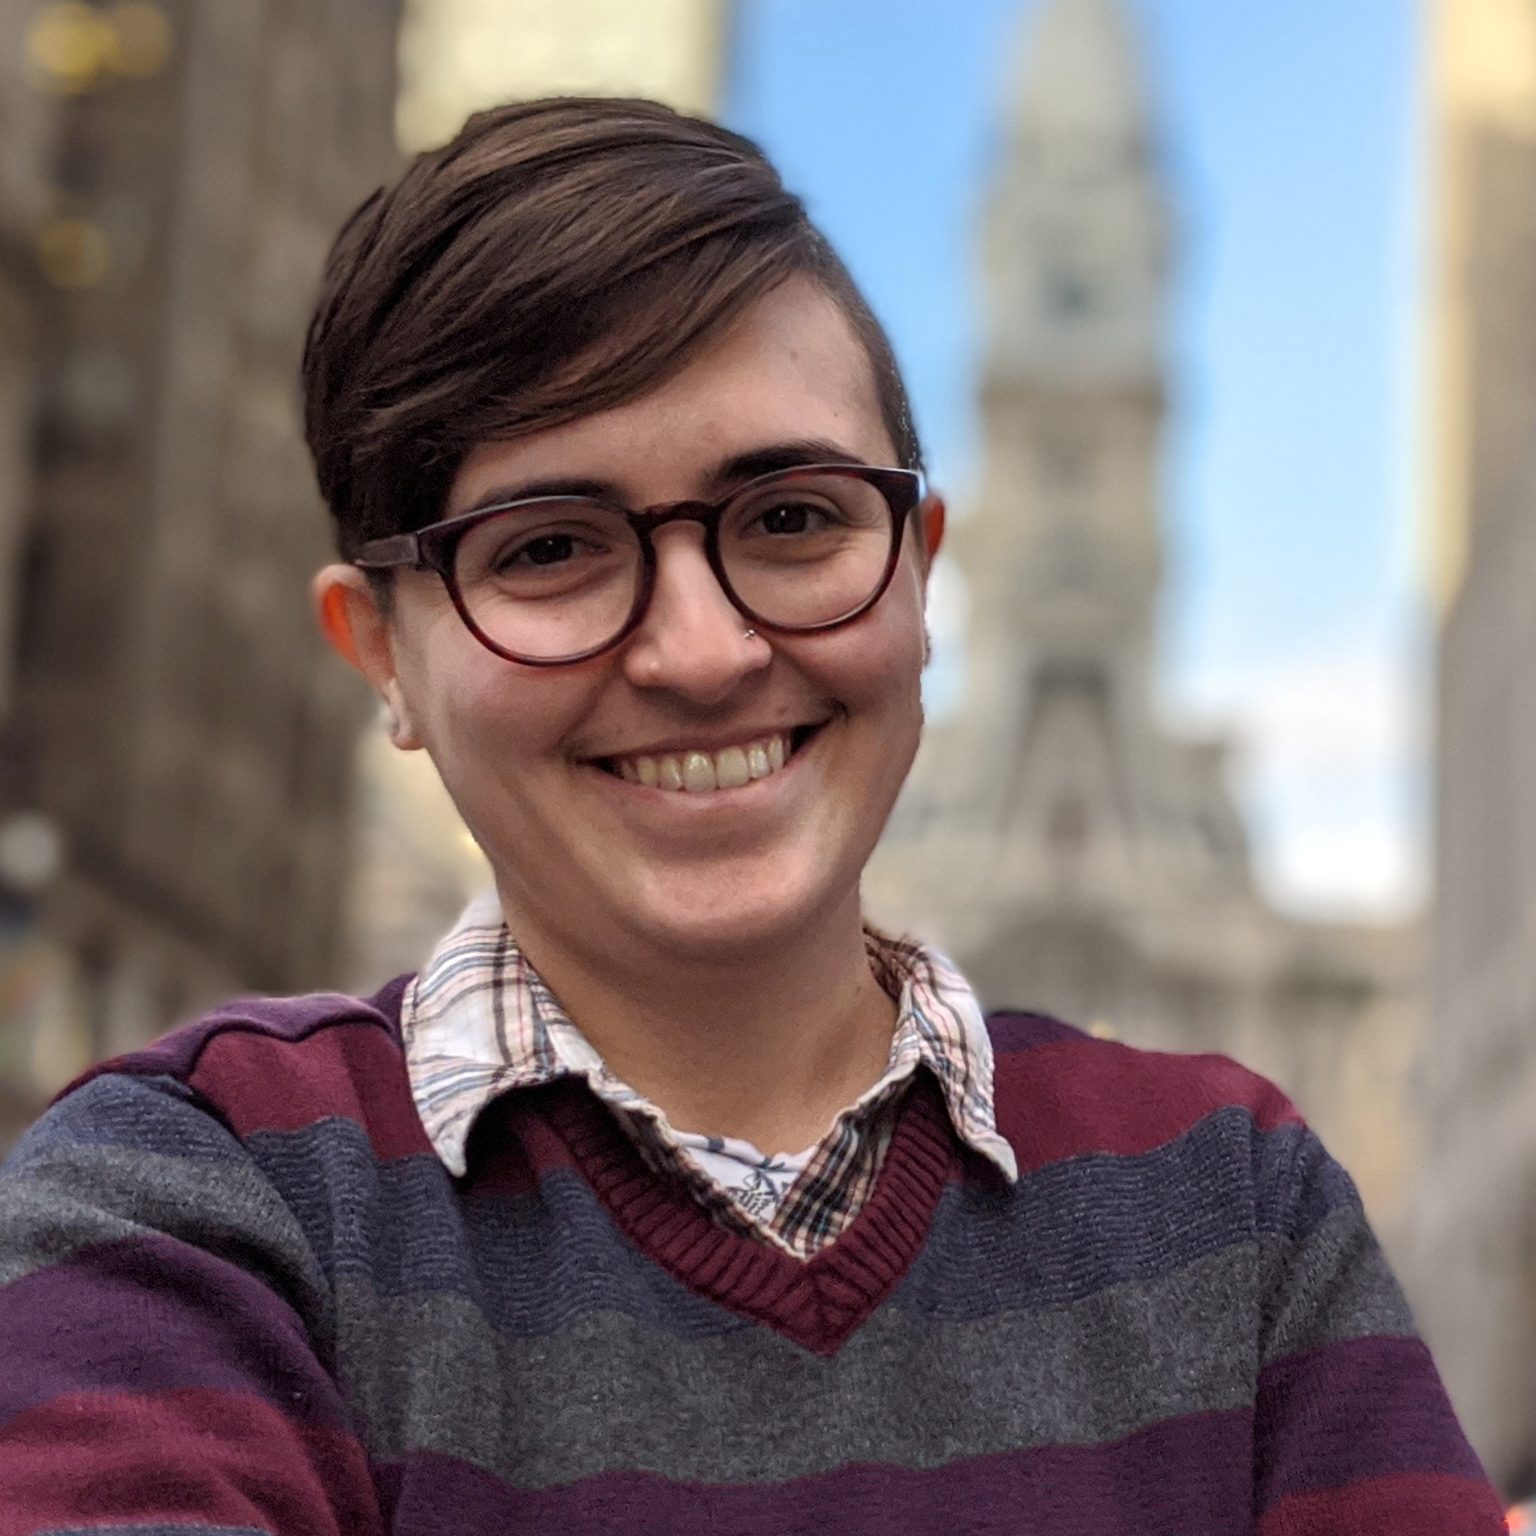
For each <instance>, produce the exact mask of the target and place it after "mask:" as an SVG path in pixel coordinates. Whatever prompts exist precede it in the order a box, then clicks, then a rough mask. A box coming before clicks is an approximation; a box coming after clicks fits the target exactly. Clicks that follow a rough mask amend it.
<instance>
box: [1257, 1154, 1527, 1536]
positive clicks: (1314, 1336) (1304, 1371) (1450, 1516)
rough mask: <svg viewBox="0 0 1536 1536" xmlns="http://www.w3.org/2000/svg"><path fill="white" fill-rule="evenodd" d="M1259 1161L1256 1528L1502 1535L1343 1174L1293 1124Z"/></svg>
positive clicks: (1277, 1535) (1312, 1533)
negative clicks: (1260, 1293) (1261, 1286)
mask: <svg viewBox="0 0 1536 1536" xmlns="http://www.w3.org/2000/svg"><path fill="white" fill-rule="evenodd" d="M1288 1130H1289V1132H1290V1134H1287V1135H1286V1136H1283V1137H1278V1138H1276V1137H1271V1138H1269V1139H1268V1149H1267V1150H1266V1151H1265V1152H1264V1153H1262V1154H1261V1156H1260V1159H1259V1166H1258V1168H1257V1169H1256V1174H1257V1180H1258V1199H1259V1210H1258V1225H1259V1233H1260V1252H1261V1260H1262V1266H1263V1275H1264V1303H1263V1315H1262V1323H1261V1337H1260V1357H1259V1363H1260V1371H1259V1384H1258V1405H1257V1420H1256V1425H1255V1431H1256V1444H1255V1478H1256V1486H1255V1512H1256V1514H1257V1516H1258V1526H1257V1530H1258V1533H1259V1536H1368V1533H1369V1536H1379V1533H1381V1532H1385V1531H1391V1532H1392V1533H1393V1536H1502V1533H1503V1532H1504V1530H1505V1524H1504V1518H1503V1514H1502V1510H1501V1505H1500V1501H1499V1499H1498V1496H1497V1495H1496V1493H1495V1492H1494V1489H1493V1488H1492V1486H1491V1485H1490V1484H1489V1482H1488V1480H1487V1478H1486V1476H1485V1475H1484V1472H1483V1469H1482V1467H1481V1465H1480V1464H1479V1462H1478V1459H1477V1456H1476V1454H1475V1452H1474V1451H1473V1450H1472V1448H1471V1446H1470V1445H1468V1443H1467V1440H1466V1437H1465V1436H1464V1435H1463V1433H1462V1431H1461V1427H1460V1425H1459V1424H1458V1423H1457V1421H1456V1416H1455V1413H1454V1412H1453V1410H1452V1408H1451V1405H1450V1401H1449V1399H1448V1398H1447V1396H1446V1393H1445V1389H1444V1387H1443V1386H1442V1384H1441V1381H1440V1377H1439V1373H1438V1372H1437V1371H1436V1369H1435V1365H1434V1362H1433V1360H1432V1359H1431V1358H1430V1355H1429V1351H1428V1350H1427V1349H1426V1348H1425V1346H1424V1344H1423V1342H1422V1341H1421V1340H1420V1339H1419V1338H1418V1336H1417V1333H1416V1331H1415V1329H1414V1324H1413V1320H1412V1317H1411V1314H1410V1313H1409V1310H1408V1306H1407V1303H1406V1302H1405V1300H1404V1298H1403V1295H1402V1292H1401V1290H1400V1289H1399V1287H1398V1284H1397V1281H1396V1279H1395V1278H1394V1277H1393V1275H1392V1273H1391V1270H1390V1269H1389V1267H1388V1265H1387V1262H1386V1259H1385V1257H1384V1256H1383V1254H1382V1251H1381V1249H1380V1247H1379V1246H1378V1244H1377V1242H1376V1239H1375V1236H1374V1235H1373V1234H1372V1232H1371V1229H1370V1226H1369V1224H1368V1223H1367V1221H1366V1217H1365V1213H1364V1211H1363V1210H1362V1208H1361V1205H1360V1200H1359V1196H1358V1194H1357V1193H1356V1191H1355V1187H1354V1184H1353V1183H1352V1182H1351V1180H1350V1178H1349V1176H1348V1175H1347V1174H1346V1173H1345V1172H1344V1170H1343V1169H1342V1168H1340V1167H1339V1165H1338V1164H1337V1163H1336V1162H1334V1161H1333V1160H1332V1159H1331V1158H1330V1157H1329V1156H1328V1154H1327V1152H1326V1151H1324V1149H1323V1147H1322V1145H1321V1143H1320V1142H1319V1141H1318V1140H1317V1138H1316V1137H1315V1136H1314V1135H1313V1134H1312V1133H1311V1132H1310V1131H1309V1130H1307V1129H1306V1127H1304V1126H1302V1125H1300V1124H1296V1125H1293V1126H1291V1127H1289V1128H1288Z"/></svg>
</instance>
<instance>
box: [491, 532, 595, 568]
mask: <svg viewBox="0 0 1536 1536" xmlns="http://www.w3.org/2000/svg"><path fill="white" fill-rule="evenodd" d="M596 547H597V546H596V545H593V544H590V543H588V542H587V541H586V540H585V539H579V538H577V537H576V535H575V534H573V533H541V534H539V535H538V536H537V537H535V538H531V539H524V540H522V541H521V542H519V543H515V544H508V545H506V546H505V548H503V549H502V550H501V552H500V553H499V554H498V555H497V557H496V568H497V569H498V570H507V569H508V568H510V567H514V566H517V565H563V564H565V562H566V561H568V560H571V559H574V558H575V557H576V556H577V555H579V554H580V553H581V552H582V551H583V550H584V549H585V550H593V549H595V548H596Z"/></svg>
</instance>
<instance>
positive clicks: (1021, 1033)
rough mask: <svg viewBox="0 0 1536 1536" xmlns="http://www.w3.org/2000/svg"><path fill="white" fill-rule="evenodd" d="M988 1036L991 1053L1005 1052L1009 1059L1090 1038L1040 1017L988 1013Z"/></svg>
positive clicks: (1022, 1014) (1061, 1024)
mask: <svg viewBox="0 0 1536 1536" xmlns="http://www.w3.org/2000/svg"><path fill="white" fill-rule="evenodd" d="M987 1033H988V1034H989V1035H991V1037H992V1049H993V1050H995V1051H1006V1052H1007V1053H1008V1054H1009V1055H1010V1056H1013V1055H1017V1054H1018V1053H1019V1052H1021V1051H1029V1050H1033V1049H1034V1048H1035V1047H1036V1046H1037V1045H1055V1044H1056V1043H1057V1042H1058V1041H1060V1040H1086V1039H1088V1038H1089V1037H1088V1036H1087V1035H1085V1034H1084V1033H1083V1031H1082V1030H1080V1029H1074V1028H1073V1027H1072V1025H1070V1024H1063V1023H1062V1021H1061V1020H1060V1019H1053V1018H1050V1017H1049V1016H1048V1015H1046V1014H1043V1013H989V1014H988V1015H987Z"/></svg>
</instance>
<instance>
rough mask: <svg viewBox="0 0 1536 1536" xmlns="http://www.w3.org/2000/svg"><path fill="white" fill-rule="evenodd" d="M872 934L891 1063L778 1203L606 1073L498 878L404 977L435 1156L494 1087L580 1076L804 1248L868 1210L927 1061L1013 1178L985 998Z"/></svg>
mask: <svg viewBox="0 0 1536 1536" xmlns="http://www.w3.org/2000/svg"><path fill="white" fill-rule="evenodd" d="M865 943H866V946H867V948H868V951H869V959H870V966H871V968H872V969H873V971H874V973H875V975H876V977H877V978H878V980H879V982H880V984H881V986H883V987H884V988H885V990H886V991H887V992H888V993H889V994H890V995H891V997H892V998H893V999H895V1001H896V1004H897V1022H896V1031H895V1034H894V1035H893V1037H892V1039H891V1055H890V1060H889V1063H888V1064H887V1067H886V1070H885V1072H884V1074H883V1075H882V1076H881V1078H880V1080H879V1081H878V1082H877V1083H875V1084H874V1086H873V1087H871V1088H870V1089H869V1090H868V1091H867V1092H865V1093H864V1094H862V1095H861V1096H860V1098H859V1099H858V1101H857V1102H856V1103H854V1104H851V1105H850V1106H849V1107H848V1108H847V1109H845V1110H844V1111H843V1112H842V1114H841V1115H839V1116H838V1118H837V1121H836V1123H835V1124H834V1125H833V1126H832V1128H831V1129H830V1130H829V1131H828V1133H827V1135H826V1136H825V1137H823V1139H822V1140H821V1142H820V1143H818V1144H817V1146H816V1147H815V1148H814V1149H812V1150H811V1153H810V1156H809V1158H808V1160H807V1162H806V1165H805V1168H804V1169H803V1171H802V1172H801V1173H800V1174H799V1176H798V1177H797V1178H796V1179H795V1181H794V1183H793V1184H792V1185H791V1186H790V1188H789V1189H788V1190H787V1192H785V1194H784V1196H783V1198H782V1199H780V1200H779V1201H778V1203H777V1204H776V1205H773V1206H772V1207H771V1208H768V1209H764V1208H762V1206H761V1205H760V1204H758V1205H753V1206H751V1207H749V1206H748V1205H746V1204H745V1203H743V1202H742V1201H740V1200H738V1199H737V1198H736V1197H735V1196H734V1195H733V1193H732V1191H731V1190H730V1189H729V1188H727V1187H726V1186H725V1185H724V1184H723V1183H721V1182H720V1181H719V1180H718V1179H716V1178H715V1177H713V1176H712V1175H711V1173H710V1172H709V1171H708V1169H706V1168H705V1167H704V1166H702V1165H701V1163H700V1162H699V1161H698V1160H697V1159H696V1158H695V1157H694V1156H693V1155H691V1154H690V1151H689V1148H688V1147H687V1146H686V1145H685V1144H684V1141H683V1139H682V1138H681V1137H680V1135H679V1133H678V1132H677V1131H675V1130H674V1129H673V1128H672V1126H671V1125H670V1124H669V1123H668V1121H667V1117H666V1116H665V1115H664V1114H663V1113H662V1111H661V1110H660V1109H659V1108H657V1106H656V1105H654V1104H652V1103H651V1102H650V1101H649V1100H647V1099H645V1098H644V1097H642V1096H641V1095H640V1094H639V1093H637V1092H636V1091H635V1090H634V1089H633V1088H631V1087H630V1086H629V1084H628V1083H625V1082H623V1081H622V1080H621V1079H619V1078H617V1077H615V1076H614V1075H613V1073H611V1072H610V1071H609V1070H608V1068H607V1067H606V1065H605V1064H604V1063H603V1060H602V1058H601V1057H600V1056H599V1055H598V1054H597V1052H596V1051H595V1050H594V1049H593V1048H592V1046H591V1045H590V1044H588V1042H587V1041H586V1039H585V1038H584V1037H583V1036H582V1033H581V1031H580V1030H579V1029H578V1028H577V1027H576V1025H575V1024H574V1023H573V1022H572V1021H571V1020H570V1019H569V1018H568V1017H567V1016H566V1014H565V1012H564V1010H563V1009H562V1008H561V1007H560V1004H559V1003H558V1002H556V1000H555V997H554V994H553V993H551V992H550V990H549V988H548V987H546V986H545V985H544V983H543V982H542V981H541V980H540V979H539V976H538V974H537V973H536V972H535V971H534V969H533V967H532V966H531V965H530V964H529V963H528V961H527V959H526V958H525V957H524V956H523V953H522V951H521V950H520V949H519V948H518V946H517V942H516V940H515V939H513V937H512V935H511V933H510V932H509V931H508V929H507V925H506V923H505V922H504V921H503V919H502V915H501V908H500V906H499V904H498V902H497V900H496V895H495V892H494V891H487V892H486V893H485V894H484V895H482V896H480V897H477V898H476V899H475V900H474V901H472V902H471V903H470V905H469V906H468V907H467V908H466V909H465V911H464V913H463V915H462V916H461V917H460V918H459V920H458V922H457V923H456V924H455V925H454V927H453V928H452V930H451V931H450V932H449V933H448V934H447V936H446V937H445V938H444V939H443V940H442V942H441V943H440V944H439V945H438V946H437V948H436V950H434V951H433V954H432V957H431V959H430V960H429V961H428V962H427V964H426V965H425V966H424V967H423V969H422V971H421V973H420V974H419V975H418V976H417V977H416V979H415V980H414V981H413V982H412V983H411V984H410V986H409V987H408V988H407V990H406V993H405V997H404V1000H403V1002H402V1005H401V1025H402V1031H403V1034H404V1039H405V1049H406V1061H407V1065H408V1067H409V1070H410V1077H411V1088H412V1093H413V1095H414V1097H415V1101H416V1108H417V1112H418V1113H419V1114H420V1116H421V1121H422V1124H423V1126H424V1127H425V1128H426V1131H427V1135H428V1136H429V1137H430V1138H431V1141H432V1145H433V1147H434V1148H435V1149H436V1151H437V1154H438V1156H439V1157H440V1158H441V1159H442V1160H443V1162H444V1164H445V1165H446V1166H447V1167H448V1169H449V1171H450V1172H451V1173H453V1174H454V1175H455V1176H461V1175H462V1174H463V1173H464V1171H465V1159H464V1148H465V1143H466V1141H467V1140H468V1137H469V1131H470V1127H471V1126H472V1125H473V1124H474V1121H475V1118H476V1116H478V1115H479V1113H480V1111H481V1110H482V1109H484V1108H485V1106H486V1105H487V1104H489V1103H490V1102H491V1100H492V1099H494V1098H497V1097H498V1096H500V1095H501V1094H503V1093H508V1092H511V1091H512V1090H514V1089H518V1088H529V1087H534V1086H537V1085H539V1084H542V1083H548V1082H551V1081H553V1080H554V1079H556V1078H559V1077H571V1076H574V1077H581V1078H584V1079H585V1080H586V1082H587V1084H588V1085H589V1086H590V1088H591V1089H592V1091H593V1093H595V1094H596V1095H597V1096H598V1097H599V1098H600V1099H602V1100H603V1101H604V1102H605V1103H606V1104H608V1105H609V1107H610V1108H611V1109H612V1110H613V1111H614V1114H615V1115H616V1117H617V1118H618V1120H619V1122H620V1123H621V1124H622V1125H623V1126H624V1127H625V1129H626V1130H627V1131H628V1132H629V1134H630V1135H631V1136H632V1137H633V1138H634V1141H635V1144H636V1146H637V1148H638V1149H639V1151H640V1153H641V1155H642V1156H643V1157H644V1158H645V1160H646V1162H647V1163H648V1164H649V1165H650V1166H651V1167H652V1168H653V1169H655V1170H656V1171H658V1172H659V1173H662V1174H664V1175H666V1176H669V1177H673V1178H680V1179H682V1180H683V1181H684V1182H685V1183H686V1184H687V1186H688V1187H689V1189H690V1190H692V1191H693V1193H694V1195H695V1196H696V1197H697V1198H698V1200H699V1201H700V1202H701V1203H702V1204H703V1205H704V1206H705V1207H706V1208H707V1209H708V1210H709V1211H710V1212H712V1213H713V1214H714V1215H715V1216H716V1217H717V1219H719V1220H721V1221H723V1222H725V1223H726V1224H727V1225H730V1226H734V1227H737V1228H740V1229H743V1230H746V1231H748V1232H752V1233H755V1234H757V1235H759V1236H761V1237H764V1238H766V1239H767V1240H768V1241H770V1242H772V1243H775V1244H776V1245H777V1246H779V1247H781V1248H783V1249H784V1250H786V1251H787V1252H789V1253H791V1254H794V1255H795V1256H797V1257H799V1258H809V1257H810V1256H811V1255H812V1254H813V1253H815V1252H816V1250H817V1249H818V1248H820V1247H822V1246H823V1245H824V1244H826V1243H829V1242H831V1241H832V1240H833V1239H834V1238H835V1237H836V1236H837V1235H838V1234H839V1233H840V1232H841V1231H842V1230H843V1229H844V1228H845V1227H846V1226H847V1225H848V1223H849V1222H850V1221H852V1220H853V1218H854V1217H855V1216H856V1215H857V1214H858V1212H859V1210H860V1209H861V1208H862V1207H863V1205H864V1202H865V1200H866V1199H867V1198H868V1197H869V1193H870V1191H871V1189H872V1188H873V1187H874V1182H875V1177H876V1175H877V1174H878V1173H879V1171H880V1165H881V1162H882V1161H883V1159H884V1156H885V1151H886V1148H887V1147H888V1146H889V1145H890V1140H891V1135H892V1133H893V1131H894V1129H895V1123H896V1115H897V1110H898V1107H899V1105H900V1102H901V1097H902V1094H903V1093H904V1091H905V1089H906V1087H907V1085H908V1084H909V1083H910V1082H911V1081H912V1077H913V1074H914V1073H915V1072H916V1071H917V1069H918V1068H919V1067H920V1066H921V1067H926V1068H927V1069H928V1070H929V1071H930V1072H931V1073H932V1074H933V1075H934V1077H935V1078H936V1079H937V1081H938V1084H939V1087H940V1088H941V1090H942V1091H943V1095H944V1102H945V1104H946V1105H947V1106H948V1109H949V1115H950V1119H951V1121H952V1122H953V1124H954V1128H955V1131H956V1132H957V1134H958V1135H959V1136H960V1137H961V1139H962V1140H964V1141H965V1142H966V1143H967V1145H969V1146H971V1147H972V1148H974V1149H975V1150H976V1151H977V1152H979V1153H981V1154H982V1155H983V1156H984V1157H987V1158H989V1159H990V1160H991V1161H992V1162H993V1163H995V1164H996V1165H997V1166H998V1168H1000V1169H1001V1170H1002V1172H1003V1174H1004V1175H1005V1176H1006V1177H1007V1178H1008V1179H1009V1180H1010V1181H1012V1180H1013V1179H1016V1178H1017V1176H1018V1167H1017V1163H1016V1161H1015V1159H1014V1155H1013V1151H1012V1148H1010V1147H1009V1145H1008V1143H1007V1142H1006V1141H1005V1140H1004V1139H1003V1138H1002V1137H1001V1136H1000V1135H998V1132H997V1124H996V1121H995V1119H994V1116H993V1105H992V1046H991V1042H990V1041H989V1039H988V1037H987V1031H986V1027H985V1024H984V1022H983V1019H982V1014H981V1009H980V1007H979V1005H978V1004H977V1002H976V998H975V995H974V994H973V993H972V991H971V989H970V988H969V987H968V986H967V985H966V983H965V980H964V978H963V977H961V976H960V974H959V973H958V972H957V971H956V970H955V969H954V968H953V967H952V966H951V965H950V964H949V962H948V961H947V960H945V959H944V958H943V956H941V955H939V954H937V953H935V952H934V951H933V950H930V949H927V948H925V947H924V946H923V945H921V944H918V943H916V942H915V941H913V940H910V939H897V938H892V937H890V936H889V935H887V934H883V933H879V932H877V931H875V930H874V929H872V928H867V929H866V930H865Z"/></svg>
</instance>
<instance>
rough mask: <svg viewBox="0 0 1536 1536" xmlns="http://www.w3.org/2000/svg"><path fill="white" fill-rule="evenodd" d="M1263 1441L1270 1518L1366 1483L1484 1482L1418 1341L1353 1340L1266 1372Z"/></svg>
mask: <svg viewBox="0 0 1536 1536" xmlns="http://www.w3.org/2000/svg"><path fill="white" fill-rule="evenodd" d="M1254 1433H1255V1438H1256V1440H1257V1443H1258V1446H1259V1456H1260V1463H1261V1468H1262V1471H1261V1476H1260V1478H1259V1486H1258V1508H1259V1509H1261V1510H1267V1509H1271V1508H1274V1507H1277V1506H1278V1505H1279V1504H1280V1503H1281V1501H1283V1500H1285V1499H1287V1498H1289V1497H1290V1496H1292V1495H1295V1494H1300V1493H1305V1492H1307V1491H1309V1490H1314V1489H1327V1488H1339V1487H1343V1486H1345V1485H1346V1484H1348V1483H1351V1482H1358V1481H1362V1480H1364V1479H1366V1478H1373V1477H1386V1476H1390V1475H1394V1474H1414V1473H1437V1474H1438V1473H1443V1474H1448V1475H1449V1476H1451V1477H1455V1478H1468V1479H1472V1480H1474V1481H1476V1480H1480V1479H1481V1478H1482V1476H1483V1469H1482V1467H1481V1466H1480V1465H1479V1464H1478V1460H1477V1456H1476V1454H1475V1453H1474V1452H1473V1450H1472V1448H1471V1447H1470V1446H1469V1445H1468V1444H1467V1442H1466V1439H1465V1437H1464V1436H1463V1435H1462V1433H1461V1430H1460V1428H1459V1426H1458V1425H1457V1423H1456V1416H1455V1414H1454V1413H1453V1412H1452V1410H1451V1405H1450V1401H1449V1399H1448V1398H1447V1397H1446V1395H1445V1388H1444V1387H1442V1386H1441V1384H1440V1378H1439V1376H1438V1375H1437V1374H1436V1373H1435V1368H1434V1364H1433V1362H1432V1361H1431V1359H1430V1356H1429V1351H1428V1350H1427V1349H1426V1348H1425V1347H1424V1345H1423V1344H1422V1343H1421V1342H1420V1341H1419V1340H1418V1339H1413V1338H1366V1339H1351V1340H1348V1341H1346V1342H1342V1343H1338V1344H1330V1345H1328V1346H1327V1347H1326V1348H1325V1349H1320V1350H1317V1351H1315V1352H1313V1353H1310V1354H1306V1355H1299V1356H1293V1357H1292V1358H1290V1359H1287V1360H1278V1361H1276V1362H1274V1363H1273V1364H1271V1365H1269V1366H1266V1367H1265V1368H1264V1370H1262V1371H1261V1372H1260V1373H1259V1395H1258V1407H1257V1411H1256V1416H1255V1425H1254ZM1411 1529H1413V1528H1412V1527H1411ZM1426 1529H1427V1527H1426ZM1474 1529H1475V1527H1474Z"/></svg>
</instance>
